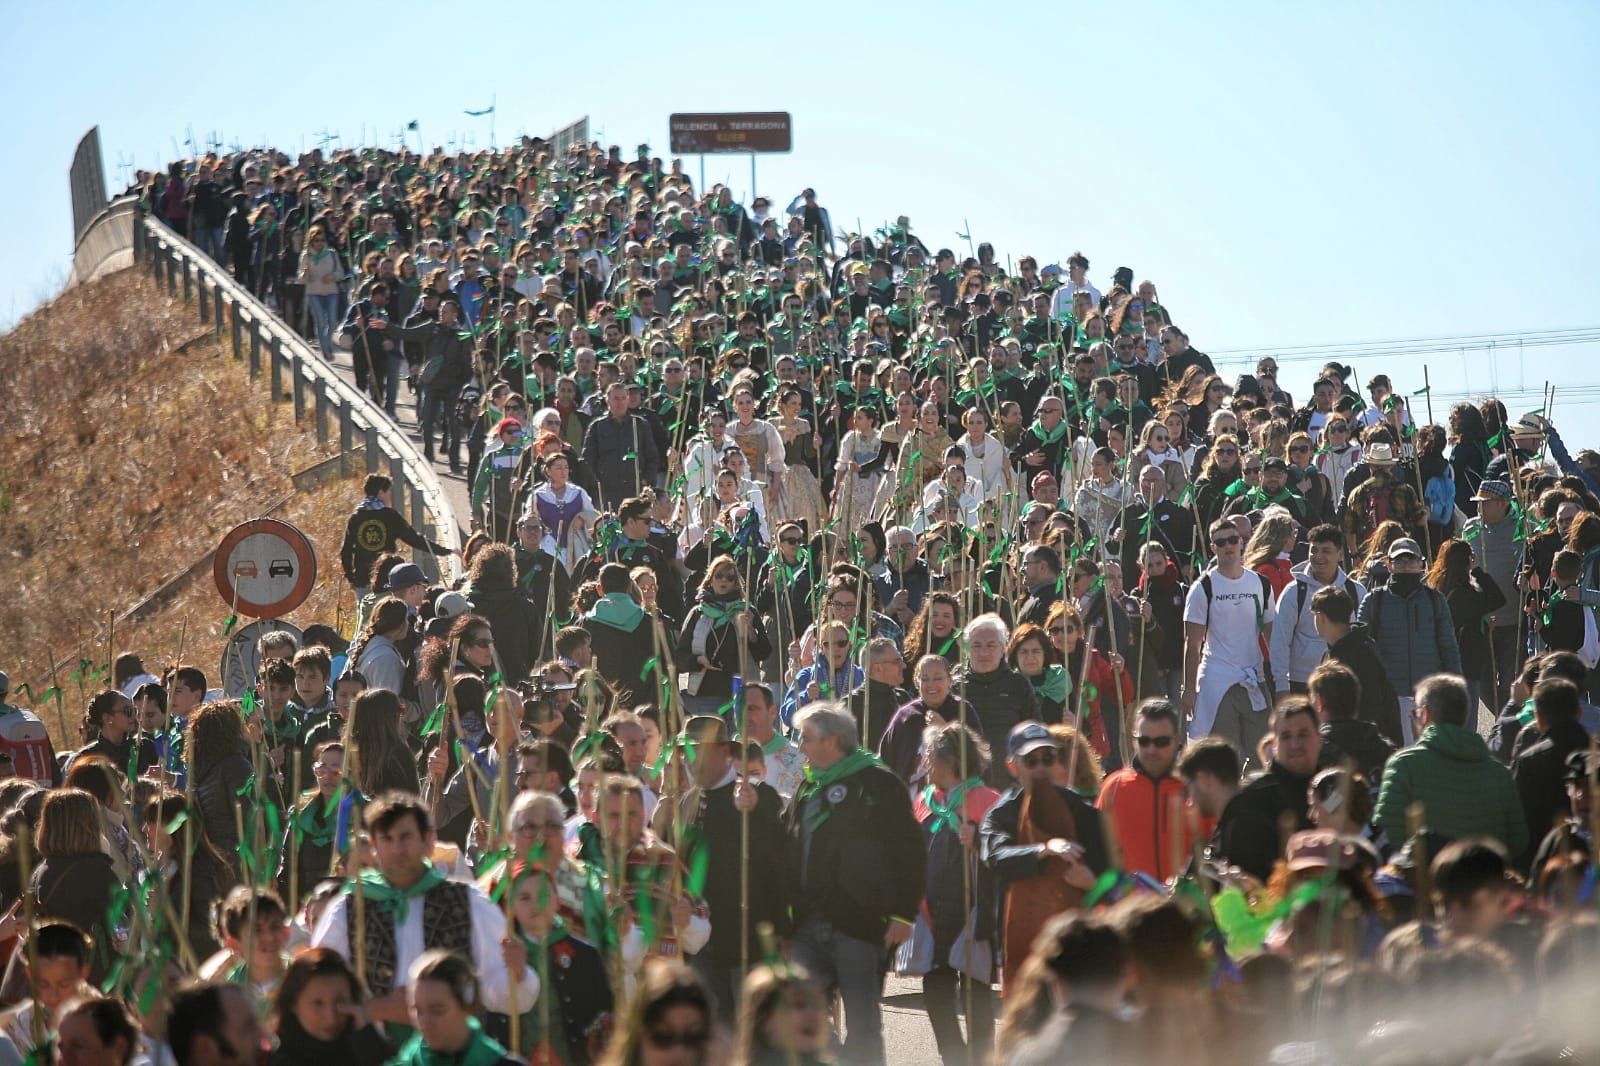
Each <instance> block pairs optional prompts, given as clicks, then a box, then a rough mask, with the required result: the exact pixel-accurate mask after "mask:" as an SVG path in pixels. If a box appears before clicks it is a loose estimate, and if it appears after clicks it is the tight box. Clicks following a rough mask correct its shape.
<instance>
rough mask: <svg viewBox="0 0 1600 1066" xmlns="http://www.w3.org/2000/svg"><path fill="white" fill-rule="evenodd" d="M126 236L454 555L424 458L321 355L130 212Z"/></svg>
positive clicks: (172, 289) (453, 536)
mask: <svg viewBox="0 0 1600 1066" xmlns="http://www.w3.org/2000/svg"><path fill="white" fill-rule="evenodd" d="M130 199H131V198H130ZM121 204H122V201H120V200H119V201H117V202H115V203H113V204H111V205H109V206H108V207H107V208H106V210H105V211H104V212H102V213H101V214H100V215H99V216H97V217H96V219H95V221H94V222H93V223H91V228H90V230H89V231H86V232H85V235H84V238H83V240H82V241H80V242H79V244H80V247H84V246H89V247H96V246H95V245H91V244H90V241H91V237H92V232H93V229H94V227H96V226H98V225H101V224H102V222H104V224H106V225H112V224H115V221H116V220H117V219H118V218H119V216H120V215H122V214H125V212H124V211H120V210H119V208H120V206H121ZM131 230H132V235H131V236H132V245H133V248H132V250H133V259H134V262H135V263H136V264H138V265H141V266H145V267H147V268H148V269H149V270H150V271H151V272H152V273H153V274H154V276H155V279H156V282H157V284H160V285H164V286H165V287H166V290H167V292H168V294H169V295H171V296H174V297H176V296H178V295H180V292H181V295H182V297H183V300H184V302H185V303H189V302H194V303H195V304H196V305H197V307H198V311H199V315H200V321H201V322H204V323H209V324H210V325H211V326H212V330H213V332H214V333H215V335H216V336H217V337H219V338H220V337H221V336H222V335H223V333H224V331H226V332H227V333H228V335H229V338H230V341H231V346H232V349H233V355H234V358H235V359H244V358H248V359H249V361H250V379H251V380H252V381H254V380H256V379H257V378H259V377H260V376H261V375H262V372H263V370H265V372H266V375H267V378H268V380H269V382H270V387H271V389H272V397H273V400H274V402H276V401H277V400H280V399H282V398H283V396H284V392H285V386H286V385H287V388H288V391H289V393H290V396H291V398H292V400H293V402H294V420H295V422H296V424H298V423H300V422H302V421H303V420H305V419H307V418H309V419H311V420H312V425H313V428H314V430H315V432H316V435H317V440H319V441H326V440H327V439H328V437H329V434H330V432H331V431H332V428H333V427H335V426H336V427H337V432H338V435H339V450H340V453H341V454H349V453H351V452H354V451H356V450H357V449H358V447H359V448H363V449H364V450H365V453H366V467H367V473H369V474H375V473H386V474H388V475H389V477H390V478H391V479H392V480H393V481H394V508H395V510H397V511H399V512H400V513H401V514H404V515H407V516H408V518H409V520H410V522H411V524H412V526H414V527H415V528H416V529H417V530H418V531H419V532H421V533H422V534H423V536H425V537H427V538H428V539H429V540H432V541H435V542H437V543H439V544H443V545H445V546H447V547H450V548H459V547H460V535H459V530H460V527H459V526H458V525H457V524H456V519H455V513H454V509H453V508H452V507H451V506H450V502H449V500H448V498H447V497H446V496H445V492H444V486H443V485H442V484H441V483H440V481H439V477H438V475H437V474H436V473H435V472H434V469H433V464H431V463H429V462H428V461H427V460H426V459H424V458H423V457H422V453H421V452H419V451H418V450H417V448H416V446H415V445H413V444H412V443H411V440H410V439H409V438H408V437H407V436H406V435H405V433H404V432H402V431H401V430H400V429H399V428H398V427H397V426H396V425H395V424H394V422H393V421H392V420H391V419H390V418H389V416H388V415H387V414H385V413H384V410H383V408H382V407H380V406H378V405H377V404H376V403H374V402H373V401H372V399H371V398H370V397H369V396H367V395H366V393H364V392H362V391H360V390H359V389H357V388H355V387H354V386H353V385H351V384H349V383H348V382H346V381H345V380H344V379H343V378H342V377H340V376H339V372H338V371H337V370H336V369H335V368H334V367H333V365H332V364H330V363H329V362H328V361H327V360H325V359H324V358H323V357H322V353H321V352H319V351H317V349H316V348H315V347H313V346H312V345H311V344H309V343H308V342H307V341H306V339H305V338H303V337H301V336H300V335H299V334H298V333H296V332H295V331H294V330H292V329H290V328H289V327H288V326H287V325H286V324H285V323H284V322H283V320H282V319H280V318H278V316H277V315H275V314H273V313H272V312H271V311H270V310H268V309H267V308H266V307H265V306H264V305H263V304H262V303H261V302H260V301H259V300H257V299H256V298H255V297H254V296H252V295H251V294H250V293H249V292H248V291H247V290H246V289H245V288H244V287H242V286H241V285H239V284H238V283H237V282H236V281H234V279H233V278H231V277H229V276H228V274H227V273H226V272H225V271H224V270H223V268H222V267H221V266H219V265H218V264H217V263H216V262H215V261H213V260H212V259H211V257H210V256H208V255H206V254H205V253H204V252H202V251H200V250H199V249H198V248H196V247H195V246H194V245H192V244H190V243H189V242H188V241H186V240H184V239H183V238H182V237H179V236H178V235H177V234H176V233H174V232H173V231H172V230H171V229H169V228H167V227H166V226H165V225H164V224H162V223H161V222H159V221H157V220H155V219H152V218H150V217H148V216H147V215H145V214H144V212H143V211H141V210H138V209H137V208H135V211H134V217H133V225H132V227H131ZM97 252H98V253H99V254H102V255H104V256H105V257H106V258H109V256H110V254H113V253H114V250H113V252H106V251H105V250H104V249H99V248H97ZM85 266H86V267H88V269H87V270H85V271H83V272H82V273H81V274H80V273H79V269H78V265H77V264H75V265H74V276H85V277H87V276H89V275H91V274H92V273H93V269H94V267H96V266H98V264H93V265H89V264H85ZM286 377H287V381H285V378H286ZM445 558H446V559H448V573H447V574H444V575H442V576H446V577H448V578H449V579H451V580H454V579H455V578H457V577H459V576H460V560H459V557H457V556H453V555H452V556H447V557H445ZM416 561H417V563H418V564H419V565H421V566H422V568H423V571H424V572H425V573H427V574H428V575H429V577H435V576H441V574H440V571H439V568H438V567H439V563H438V557H435V556H433V555H430V554H426V553H421V552H419V553H417V555H416Z"/></svg>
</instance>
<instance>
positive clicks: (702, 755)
mask: <svg viewBox="0 0 1600 1066" xmlns="http://www.w3.org/2000/svg"><path fill="white" fill-rule="evenodd" d="M728 737H729V733H728V727H727V725H726V723H724V722H723V720H722V719H720V718H714V717H711V716H706V715H702V716H700V717H697V718H691V719H689V721H688V722H686V723H685V724H684V728H683V738H684V740H686V741H687V742H689V744H690V745H691V746H690V747H689V748H688V751H689V752H690V755H689V761H690V763H691V767H692V770H693V773H694V776H695V785H694V787H693V788H690V789H688V790H687V791H686V792H685V793H684V794H683V795H682V796H681V797H679V799H678V801H677V805H676V807H674V805H673V804H671V803H662V804H661V805H660V806H658V807H657V808H656V816H655V825H656V828H657V834H658V835H660V836H662V837H663V839H665V840H667V842H668V843H670V844H672V845H673V847H675V848H677V849H678V854H679V855H680V856H682V857H683V863H684V865H685V867H687V868H688V869H689V870H690V871H694V870H698V869H700V868H702V864H703V868H704V869H706V870H708V871H710V873H709V875H708V876H707V877H706V879H705V885H704V888H703V889H702V890H701V894H702V898H703V899H704V900H705V904H706V907H707V908H708V909H709V910H710V917H711V939H710V941H709V942H708V943H707V944H706V946H705V947H704V948H703V949H701V951H700V952H699V953H698V954H697V955H696V956H695V958H694V966H695V969H697V970H699V971H700V973H701V975H702V976H704V977H705V979H706V982H707V983H708V984H709V985H710V986H711V990H712V992H713V993H714V994H715V996H716V1000H717V1006H718V1009H719V1011H721V1012H722V1014H723V1016H724V1017H726V1018H732V1017H733V1012H734V1010H735V1009H736V1008H737V1006H738V990H739V985H740V983H741V982H742V981H743V978H744V972H745V970H746V969H747V968H748V967H749V966H751V965H753V964H754V963H755V962H757V961H759V960H760V959H761V958H762V957H763V951H764V950H765V949H764V948H763V946H762V943H761V940H760V937H759V935H758V932H757V931H758V930H759V929H760V927H761V925H762V924H763V923H768V924H770V925H771V926H772V928H773V932H774V935H776V936H779V937H787V936H788V935H789V932H790V928H789V912H788V898H787V895H786V889H785V885H784V861H785V847H786V845H787V840H786V837H785V831H784V823H783V797H782V796H780V795H778V792H777V790H776V789H774V788H773V787H772V786H771V785H768V784H766V783H764V782H762V783H755V782H747V781H746V782H742V783H741V778H742V774H741V772H740V771H741V770H742V767H741V766H740V765H739V763H740V761H741V760H740V752H741V750H742V745H740V744H738V743H736V742H734V741H730V740H729V739H728ZM747 789H748V790H753V792H754V795H753V796H752V795H751V794H750V792H749V791H746V790H747ZM747 807H748V813H746V808H747ZM747 818H748V836H746V832H747V830H746V824H745V823H746V819H747ZM680 830H681V831H680ZM746 840H747V841H748V846H749V851H748V857H747V854H746V852H745V848H744V845H743V843H742V842H743V841H746ZM744 869H748V870H749V885H748V899H749V907H748V909H746V908H745V907H744V905H743V902H742V901H743V900H744V898H745V886H744V885H743V883H742V879H741V877H740V876H738V875H737V874H736V871H740V870H744Z"/></svg>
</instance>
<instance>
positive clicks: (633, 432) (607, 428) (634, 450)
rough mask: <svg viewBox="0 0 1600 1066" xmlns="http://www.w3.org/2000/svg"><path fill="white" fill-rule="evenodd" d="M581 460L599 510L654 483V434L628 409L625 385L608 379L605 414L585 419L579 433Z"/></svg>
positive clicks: (656, 462)
mask: <svg viewBox="0 0 1600 1066" xmlns="http://www.w3.org/2000/svg"><path fill="white" fill-rule="evenodd" d="M580 455H581V457H582V458H583V461H584V462H585V463H587V464H588V465H589V469H590V470H591V471H593V473H594V479H595V484H596V486H597V487H598V488H599V490H600V495H599V496H598V497H596V499H595V502H596V503H598V504H599V505H600V507H601V509H602V510H616V509H617V508H619V507H620V506H621V505H622V501H623V500H626V499H628V498H629V497H632V496H637V495H639V493H640V492H641V491H643V490H644V489H646V488H648V487H649V486H651V485H653V484H655V479H656V474H657V473H658V472H659V471H660V469H661V456H660V453H659V452H657V451H656V440H655V435H654V434H653V433H651V432H650V425H649V423H648V422H646V421H645V420H644V419H643V418H640V417H639V416H638V415H636V414H633V413H631V412H630V411H629V410H628V388H627V386H626V385H624V384H622V383H621V382H612V384H611V385H610V387H609V388H608V389H607V392H606V414H605V415H604V416H603V417H600V418H596V419H595V420H594V421H593V422H590V423H589V428H588V429H587V430H586V431H585V432H584V435H583V449H582V451H581V453H580Z"/></svg>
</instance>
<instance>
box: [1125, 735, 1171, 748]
mask: <svg viewBox="0 0 1600 1066" xmlns="http://www.w3.org/2000/svg"><path fill="white" fill-rule="evenodd" d="M1133 742H1134V743H1135V744H1137V745H1139V746H1140V747H1141V748H1170V747H1172V738H1171V737H1134V738H1133Z"/></svg>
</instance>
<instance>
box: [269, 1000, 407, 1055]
mask: <svg viewBox="0 0 1600 1066" xmlns="http://www.w3.org/2000/svg"><path fill="white" fill-rule="evenodd" d="M393 1055H394V1050H393V1049H392V1048H390V1047H389V1044H388V1041H386V1040H384V1038H383V1034H381V1033H379V1032H378V1027H377V1026H376V1025H374V1024H373V1023H372V1022H370V1021H369V1022H367V1024H365V1025H363V1026H360V1027H359V1028H358V1027H357V1026H356V1025H355V1023H353V1022H352V1023H351V1024H350V1025H349V1026H348V1027H347V1028H346V1030H345V1032H344V1033H342V1034H341V1035H340V1036H339V1037H338V1038H337V1039H334V1040H319V1039H317V1038H316V1037H314V1036H312V1035H311V1034H310V1033H308V1032H306V1030H305V1027H304V1026H302V1025H301V1024H300V1020H299V1019H298V1018H296V1017H295V1016H294V1013H293V1012H292V1011H285V1012H284V1013H283V1014H282V1015H281V1016H280V1018H279V1020H278V1046H277V1047H275V1048H273V1049H272V1054H271V1055H269V1056H267V1066H307V1064H308V1063H314V1062H320V1063H337V1064H338V1066H383V1064H384V1063H386V1062H388V1061H389V1059H390V1058H391V1057H393Z"/></svg>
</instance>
